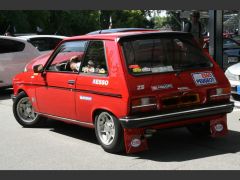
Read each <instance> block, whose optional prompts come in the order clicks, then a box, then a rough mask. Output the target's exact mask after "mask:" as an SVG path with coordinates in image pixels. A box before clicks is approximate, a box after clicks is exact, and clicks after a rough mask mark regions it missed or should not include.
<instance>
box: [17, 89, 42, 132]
mask: <svg viewBox="0 0 240 180" xmlns="http://www.w3.org/2000/svg"><path fill="white" fill-rule="evenodd" d="M27 98H28V96H27V94H26V93H25V92H20V93H19V94H18V95H17V97H16V99H15V100H14V102H13V114H14V117H15V119H16V120H17V122H18V123H19V124H21V125H22V126H23V127H28V128H31V127H39V126H42V125H43V122H44V120H45V119H44V118H43V117H41V116H40V115H38V114H36V113H34V114H35V115H36V116H35V118H32V119H31V117H29V119H27V118H26V119H24V118H23V117H21V115H20V114H21V113H20V110H19V107H20V103H21V101H23V100H27Z"/></svg>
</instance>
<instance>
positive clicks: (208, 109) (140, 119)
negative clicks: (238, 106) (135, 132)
mask: <svg viewBox="0 0 240 180" xmlns="http://www.w3.org/2000/svg"><path fill="white" fill-rule="evenodd" d="M233 108H234V103H233V102H228V103H224V104H214V105H205V106H202V107H195V108H184V109H181V110H177V111H176V110H175V111H165V112H164V113H159V114H151V115H147V116H146V115H135V116H127V117H122V118H120V122H121V124H122V126H123V127H124V128H140V127H147V126H151V125H159V124H165V123H170V122H178V121H181V120H188V119H194V118H200V117H206V116H213V115H218V114H226V113H230V112H232V111H233Z"/></svg>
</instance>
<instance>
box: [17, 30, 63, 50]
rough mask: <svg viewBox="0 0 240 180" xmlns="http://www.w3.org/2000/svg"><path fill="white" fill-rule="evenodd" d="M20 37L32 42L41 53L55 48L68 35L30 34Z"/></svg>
mask: <svg viewBox="0 0 240 180" xmlns="http://www.w3.org/2000/svg"><path fill="white" fill-rule="evenodd" d="M18 37H19V38H22V39H25V40H26V41H28V42H30V43H31V44H32V45H33V46H34V47H36V48H37V49H38V51H40V53H41V54H44V53H46V52H48V51H51V50H53V49H54V48H55V47H56V46H57V45H58V44H59V43H60V42H61V41H62V40H63V39H64V38H66V36H58V35H28V36H18Z"/></svg>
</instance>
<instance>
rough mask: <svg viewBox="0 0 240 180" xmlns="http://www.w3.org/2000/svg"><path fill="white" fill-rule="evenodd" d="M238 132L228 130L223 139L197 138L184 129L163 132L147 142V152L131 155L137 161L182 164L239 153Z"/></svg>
mask: <svg viewBox="0 0 240 180" xmlns="http://www.w3.org/2000/svg"><path fill="white" fill-rule="evenodd" d="M239 138H240V132H237V131H232V130H229V133H228V135H227V136H225V137H218V138H197V137H194V136H192V135H191V134H190V133H189V132H188V131H187V130H186V129H185V128H178V129H171V130H163V131H161V132H159V133H157V134H155V135H154V136H153V137H152V138H151V139H149V140H148V145H149V150H148V151H145V152H142V153H138V154H131V155H130V156H132V157H136V158H138V159H148V160H152V161H159V162H182V161H189V160H193V159H199V158H206V157H211V156H216V155H221V154H229V153H233V154H234V153H237V152H240V139H239Z"/></svg>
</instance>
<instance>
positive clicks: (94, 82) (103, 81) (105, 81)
mask: <svg viewBox="0 0 240 180" xmlns="http://www.w3.org/2000/svg"><path fill="white" fill-rule="evenodd" d="M92 83H93V84H97V85H102V86H108V84H109V82H108V80H102V79H93V81H92Z"/></svg>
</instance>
